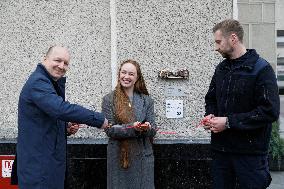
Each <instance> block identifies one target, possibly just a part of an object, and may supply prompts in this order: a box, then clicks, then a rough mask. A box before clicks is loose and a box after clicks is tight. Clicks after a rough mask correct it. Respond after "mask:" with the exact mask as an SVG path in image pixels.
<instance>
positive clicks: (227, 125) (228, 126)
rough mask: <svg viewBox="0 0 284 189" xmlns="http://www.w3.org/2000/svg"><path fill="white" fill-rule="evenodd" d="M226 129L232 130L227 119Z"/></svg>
mask: <svg viewBox="0 0 284 189" xmlns="http://www.w3.org/2000/svg"><path fill="white" fill-rule="evenodd" d="M225 127H226V129H230V124H229V118H228V117H226V123H225Z"/></svg>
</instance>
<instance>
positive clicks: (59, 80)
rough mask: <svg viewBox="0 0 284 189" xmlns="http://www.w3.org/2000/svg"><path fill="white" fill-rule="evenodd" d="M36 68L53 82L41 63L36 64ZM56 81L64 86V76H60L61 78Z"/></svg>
mask: <svg viewBox="0 0 284 189" xmlns="http://www.w3.org/2000/svg"><path fill="white" fill-rule="evenodd" d="M36 70H37V71H39V72H40V73H42V74H44V75H45V76H46V77H47V78H48V79H49V80H50V81H51V82H54V80H53V79H52V77H51V75H50V74H49V73H48V71H47V70H46V68H45V67H44V65H43V64H41V63H39V64H38V65H37V68H36ZM56 82H57V83H58V85H60V86H65V83H66V77H62V78H60V79H58V80H57V81H56Z"/></svg>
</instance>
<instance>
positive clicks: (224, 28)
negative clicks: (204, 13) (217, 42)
mask: <svg viewBox="0 0 284 189" xmlns="http://www.w3.org/2000/svg"><path fill="white" fill-rule="evenodd" d="M217 30H220V31H221V32H222V34H223V35H224V36H229V35H231V34H232V33H235V34H236V35H237V36H238V38H239V40H240V41H241V42H243V37H244V29H243V27H242V26H241V24H240V22H239V21H237V20H234V19H226V20H223V21H222V22H219V23H218V24H216V25H215V26H214V27H213V32H214V33H215V32H216V31H217Z"/></svg>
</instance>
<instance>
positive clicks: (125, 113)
mask: <svg viewBox="0 0 284 189" xmlns="http://www.w3.org/2000/svg"><path fill="white" fill-rule="evenodd" d="M126 63H130V64H132V65H134V66H135V67H136V70H137V81H136V83H135V84H134V92H137V93H139V94H145V95H149V93H148V90H147V88H146V85H145V81H144V78H143V75H142V72H141V69H140V65H139V64H138V63H137V62H136V61H134V60H130V59H129V60H125V61H123V62H122V63H121V65H120V68H119V72H118V80H119V74H120V71H121V67H122V66H123V65H124V64H126ZM114 104H115V110H116V111H115V116H116V120H117V121H118V122H119V123H129V122H131V121H134V120H131V119H134V118H133V110H132V107H130V106H129V104H130V101H129V98H128V96H127V95H126V93H125V92H124V91H123V88H122V86H121V85H120V83H119V82H117V85H116V87H115V91H114Z"/></svg>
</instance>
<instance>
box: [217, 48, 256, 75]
mask: <svg viewBox="0 0 284 189" xmlns="http://www.w3.org/2000/svg"><path fill="white" fill-rule="evenodd" d="M258 58H259V55H258V54H257V53H256V51H255V49H247V52H246V53H245V54H244V55H242V56H241V57H239V58H236V59H233V60H230V59H225V60H223V61H222V62H221V63H220V69H222V70H237V69H243V70H247V71H252V70H253V69H254V65H255V63H256V61H257V60H258Z"/></svg>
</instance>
